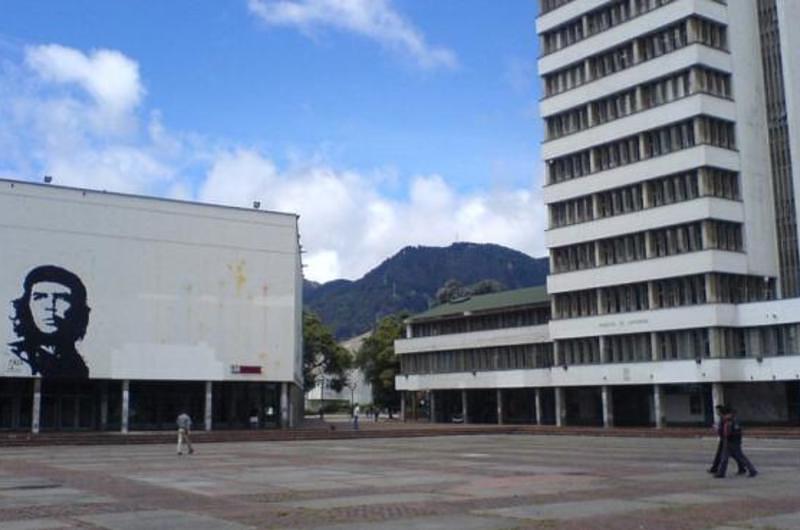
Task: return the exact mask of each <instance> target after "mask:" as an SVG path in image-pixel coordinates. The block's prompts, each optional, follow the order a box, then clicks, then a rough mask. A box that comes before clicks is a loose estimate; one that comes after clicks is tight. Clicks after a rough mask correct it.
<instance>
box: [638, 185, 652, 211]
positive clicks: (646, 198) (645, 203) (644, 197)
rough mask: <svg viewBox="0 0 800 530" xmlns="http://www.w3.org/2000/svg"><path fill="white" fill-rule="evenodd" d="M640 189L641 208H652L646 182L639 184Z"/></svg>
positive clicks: (648, 187) (650, 194)
mask: <svg viewBox="0 0 800 530" xmlns="http://www.w3.org/2000/svg"><path fill="white" fill-rule="evenodd" d="M640 186H641V187H642V208H644V209H647V208H652V207H653V193H652V190H651V188H650V184H649V183H647V182H642V183H641V184H640Z"/></svg>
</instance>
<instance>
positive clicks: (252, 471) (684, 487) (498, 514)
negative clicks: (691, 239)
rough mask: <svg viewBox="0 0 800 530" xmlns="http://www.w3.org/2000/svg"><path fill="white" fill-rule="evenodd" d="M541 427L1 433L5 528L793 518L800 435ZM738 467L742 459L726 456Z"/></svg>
mask: <svg viewBox="0 0 800 530" xmlns="http://www.w3.org/2000/svg"><path fill="white" fill-rule="evenodd" d="M715 444H716V441H715V440H713V439H712V438H703V439H699V438H696V439H670V438H651V439H642V438H614V437H588V436H583V437H574V436H534V435H472V436H447V437H430V438H410V439H409V438H404V439H361V440H359V439H356V440H328V441H308V442H249V443H219V444H198V445H197V452H196V453H195V454H194V455H192V456H182V457H178V456H176V455H175V454H174V447H173V446H172V445H169V446H167V445H135V446H94V447H74V446H73V447H69V446H66V447H63V446H62V447H35V448H6V449H3V452H2V454H0V528H2V529H14V530H21V529H26V530H30V529H56V528H107V529H113V530H135V529H149V528H165V529H179V530H180V529H187V530H188V529H191V530H217V529H221V530H227V529H231V530H234V529H242V528H274V529H289V528H303V529H325V530H371V529H390V530H401V529H409V528H419V529H425V530H444V529H455V530H511V529H546V530H555V529H562V528H564V529H576V530H577V529H581V530H583V529H589V528H592V529H636V530H640V529H675V530H678V529H680V530H691V529H701V528H708V529H715V530H743V529H751V530H752V529H759V530H776V529H780V530H784V529H795V530H800V481H798V472H800V440H748V441H747V442H746V445H745V450H746V452H747V453H748V455H749V456H750V457H751V459H752V460H753V462H754V463H755V464H756V465H757V466H758V467H759V469H760V471H761V474H760V475H759V476H758V477H756V478H754V479H750V478H745V477H734V476H731V477H729V478H727V479H725V480H715V479H713V478H711V477H710V476H709V475H708V474H707V473H706V472H705V468H706V467H707V465H708V461H709V460H710V458H711V456H712V453H713V451H714V448H715ZM732 467H733V468H734V470H735V465H734V466H732Z"/></svg>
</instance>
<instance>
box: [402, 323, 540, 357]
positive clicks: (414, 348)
mask: <svg viewBox="0 0 800 530" xmlns="http://www.w3.org/2000/svg"><path fill="white" fill-rule="evenodd" d="M549 340H550V332H549V328H548V327H547V325H542V326H524V327H519V328H505V329H494V330H490V331H474V332H471V333H453V334H447V335H436V336H433V337H418V338H412V339H398V340H396V341H395V342H394V351H395V353H396V354H398V355H402V354H404V353H425V352H432V351H444V350H461V349H467V348H488V347H492V346H503V345H509V346H510V345H516V344H534V343H543V342H549Z"/></svg>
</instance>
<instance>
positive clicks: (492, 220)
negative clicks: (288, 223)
mask: <svg viewBox="0 0 800 530" xmlns="http://www.w3.org/2000/svg"><path fill="white" fill-rule="evenodd" d="M379 181H380V178H377V179H375V178H368V177H366V176H364V175H362V174H359V173H356V172H352V171H337V170H335V169H333V168H330V167H327V166H324V165H315V166H312V167H308V168H305V169H301V170H295V171H292V172H286V173H282V172H280V171H277V170H276V167H275V164H274V163H273V162H272V161H271V160H270V159H269V158H267V157H265V156H264V155H262V154H260V153H258V152H256V151H253V150H237V151H233V152H228V153H223V154H221V155H220V156H219V158H218V159H217V161H216V162H215V163H214V165H213V167H212V169H211V170H210V171H209V176H208V179H207V180H206V182H205V183H204V185H203V186H202V188H201V189H200V192H199V198H200V199H201V200H203V201H209V202H222V203H226V204H231V205H236V206H246V205H248V204H250V203H251V202H252V201H253V200H259V201H261V204H262V208H267V209H273V210H281V211H290V212H295V213H298V214H299V215H300V228H301V232H302V234H301V235H302V241H303V246H304V248H305V250H306V252H307V253H306V254H305V255H304V262H305V264H306V269H305V273H306V276H307V277H308V278H310V279H313V280H316V281H328V280H332V279H335V278H340V277H346V278H350V279H356V278H359V277H361V276H362V275H363V274H364V273H366V272H368V271H369V270H370V269H372V268H373V267H375V266H377V265H378V264H379V263H380V262H381V261H382V260H383V259H385V258H386V257H388V256H390V255H392V254H394V253H395V252H397V251H398V250H399V249H400V248H402V247H403V246H405V245H448V244H450V243H452V242H454V241H456V240H460V241H473V242H483V243H497V244H501V245H507V246H510V247H512V248H515V249H518V250H522V251H523V252H527V253H529V254H532V255H541V254H543V253H544V246H543V228H544V227H543V226H542V223H543V219H544V215H543V213H544V207H543V205H542V202H541V199H540V198H539V197H538V195H536V194H535V193H533V191H532V190H513V191H495V192H488V193H485V194H484V193H480V194H479V193H476V194H470V195H461V194H459V193H458V192H457V191H456V190H454V189H453V188H452V187H451V186H450V185H448V184H447V182H445V180H444V179H443V178H442V177H441V176H438V175H433V176H420V177H416V178H414V179H413V180H412V181H411V183H410V189H409V198H408V199H407V200H398V199H391V198H388V197H386V196H384V195H383V194H382V193H381V190H380V189H379V187H377V184H376V183H377V182H379Z"/></svg>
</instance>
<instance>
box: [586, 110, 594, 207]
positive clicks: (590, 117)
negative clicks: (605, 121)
mask: <svg viewBox="0 0 800 530" xmlns="http://www.w3.org/2000/svg"><path fill="white" fill-rule="evenodd" d="M595 121H596V120H595V116H594V106H593V105H592V104H591V103H588V104H587V105H586V126H587V127H593V126H594V124H595ZM595 219H596V218H595Z"/></svg>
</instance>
